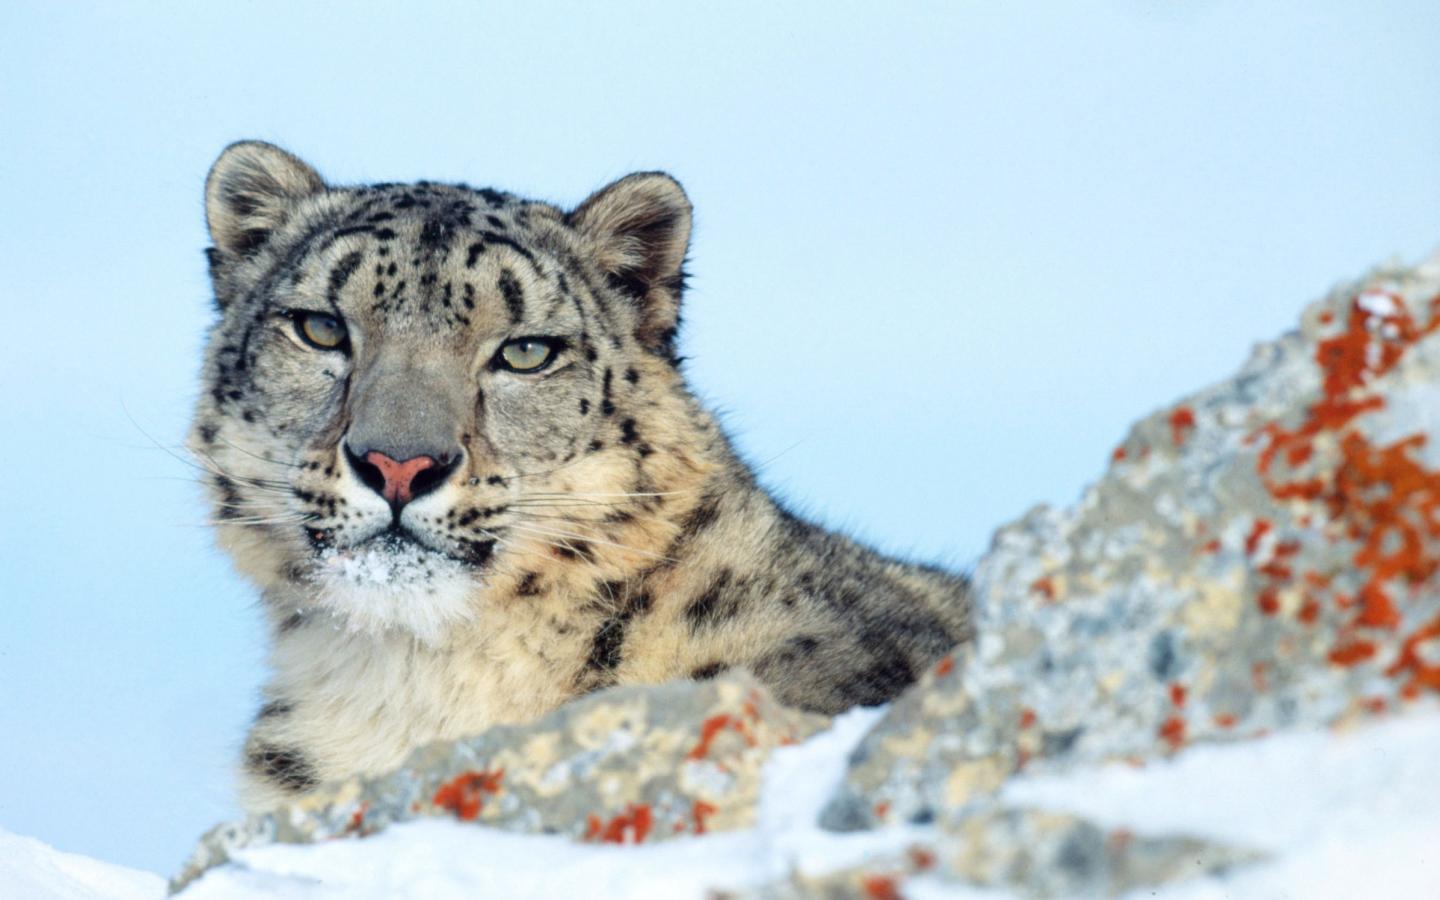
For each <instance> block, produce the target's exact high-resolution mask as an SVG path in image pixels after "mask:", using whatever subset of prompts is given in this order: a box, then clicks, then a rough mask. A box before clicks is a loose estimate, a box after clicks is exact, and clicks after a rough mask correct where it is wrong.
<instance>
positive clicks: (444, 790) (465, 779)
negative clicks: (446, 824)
mask: <svg viewBox="0 0 1440 900" xmlns="http://www.w3.org/2000/svg"><path fill="white" fill-rule="evenodd" d="M504 777H505V770H504V769H496V770H495V771H494V772H488V771H487V772H462V773H461V774H459V775H456V776H455V777H454V778H452V779H450V780H449V781H447V782H445V783H444V784H442V785H441V786H440V789H439V790H437V791H436V792H435V796H434V797H433V798H431V800H430V802H431V803H432V804H434V805H435V806H438V807H440V808H441V809H446V810H449V811H450V812H451V813H453V814H454V815H455V817H456V818H457V819H460V820H461V821H466V822H468V821H470V820H472V819H474V818H476V817H477V816H479V815H480V810H482V809H484V806H485V795H486V794H497V793H499V792H500V781H501V779H503V778H504Z"/></svg>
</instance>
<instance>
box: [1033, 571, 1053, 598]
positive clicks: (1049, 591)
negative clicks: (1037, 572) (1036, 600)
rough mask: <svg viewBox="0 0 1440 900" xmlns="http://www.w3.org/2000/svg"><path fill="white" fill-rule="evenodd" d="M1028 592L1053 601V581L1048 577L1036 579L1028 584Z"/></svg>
mask: <svg viewBox="0 0 1440 900" xmlns="http://www.w3.org/2000/svg"><path fill="white" fill-rule="evenodd" d="M1030 590H1031V591H1033V592H1035V593H1037V594H1039V595H1041V596H1042V597H1044V598H1045V599H1046V600H1054V599H1055V579H1054V578H1052V577H1051V576H1049V575H1046V576H1045V577H1044V578H1037V579H1035V580H1034V581H1032V582H1030Z"/></svg>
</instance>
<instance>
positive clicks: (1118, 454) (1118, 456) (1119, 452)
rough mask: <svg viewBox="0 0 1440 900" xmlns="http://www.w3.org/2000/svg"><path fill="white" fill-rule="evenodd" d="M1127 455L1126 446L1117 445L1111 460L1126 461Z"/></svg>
mask: <svg viewBox="0 0 1440 900" xmlns="http://www.w3.org/2000/svg"><path fill="white" fill-rule="evenodd" d="M1125 456H1126V453H1125V448H1124V447H1116V448H1115V452H1114V453H1111V454H1110V460H1111V462H1124V461H1125Z"/></svg>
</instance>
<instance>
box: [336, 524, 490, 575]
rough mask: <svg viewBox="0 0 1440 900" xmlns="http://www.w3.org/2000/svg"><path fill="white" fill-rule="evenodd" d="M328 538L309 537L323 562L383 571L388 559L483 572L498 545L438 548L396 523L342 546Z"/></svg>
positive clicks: (485, 543)
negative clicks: (356, 564) (361, 564)
mask: <svg viewBox="0 0 1440 900" xmlns="http://www.w3.org/2000/svg"><path fill="white" fill-rule="evenodd" d="M329 538H330V536H329V535H327V534H325V533H323V532H322V533H311V535H310V541H311V544H312V545H313V546H314V548H315V552H316V556H317V558H319V559H320V560H321V562H322V563H330V562H333V561H335V560H340V561H342V562H344V561H358V560H364V561H365V564H366V565H369V566H372V567H376V568H378V569H379V570H384V569H385V568H386V562H387V560H393V561H394V562H395V563H396V565H406V564H410V563H420V562H422V561H425V560H430V561H432V562H434V563H436V564H444V563H450V564H459V565H460V566H463V567H465V568H467V569H471V570H480V569H485V568H486V567H487V566H488V565H489V563H490V559H491V557H492V556H493V555H494V552H495V547H496V545H497V544H498V543H499V542H498V541H496V540H484V541H472V540H461V541H445V542H444V543H441V544H440V545H439V546H437V543H440V542H436V541H433V540H427V539H426V537H425V536H424V535H420V534H416V533H415V532H413V531H411V530H410V529H408V528H406V527H405V526H403V525H401V524H399V523H392V524H391V525H390V527H389V528H387V529H385V530H384V531H381V532H379V533H378V534H375V535H373V536H371V537H368V538H365V539H364V540H362V541H360V542H358V543H355V544H351V545H349V546H345V547H341V546H337V545H336V544H334V543H333V542H332V541H331V540H330V539H329ZM447 545H449V546H447ZM377 574H382V573H380V572H377Z"/></svg>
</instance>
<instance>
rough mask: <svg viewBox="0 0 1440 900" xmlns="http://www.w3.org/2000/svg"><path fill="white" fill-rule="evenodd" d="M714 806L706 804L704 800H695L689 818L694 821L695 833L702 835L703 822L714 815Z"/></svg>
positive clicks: (704, 825)
mask: <svg viewBox="0 0 1440 900" xmlns="http://www.w3.org/2000/svg"><path fill="white" fill-rule="evenodd" d="M715 810H716V807H715V804H713V803H706V802H705V801H704V800H696V801H695V805H694V806H692V807H691V808H690V816H691V818H693V819H694V820H695V833H696V834H704V833H705V829H706V824H705V820H706V819H708V818H710V817H711V816H713V815H714V814H715Z"/></svg>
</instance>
